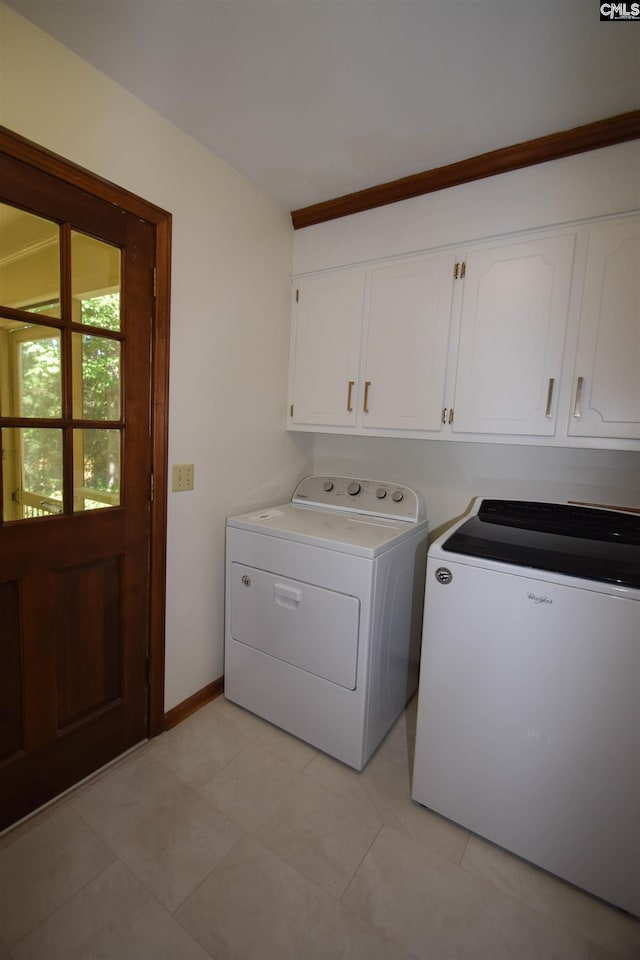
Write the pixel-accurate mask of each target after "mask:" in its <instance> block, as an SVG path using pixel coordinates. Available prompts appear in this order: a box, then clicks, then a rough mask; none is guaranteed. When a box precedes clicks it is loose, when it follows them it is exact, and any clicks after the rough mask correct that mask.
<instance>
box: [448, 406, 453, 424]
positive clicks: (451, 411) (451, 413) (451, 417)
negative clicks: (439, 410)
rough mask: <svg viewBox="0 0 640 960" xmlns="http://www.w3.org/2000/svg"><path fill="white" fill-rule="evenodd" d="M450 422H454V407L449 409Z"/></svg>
mask: <svg viewBox="0 0 640 960" xmlns="http://www.w3.org/2000/svg"><path fill="white" fill-rule="evenodd" d="M449 423H453V407H451V410H449Z"/></svg>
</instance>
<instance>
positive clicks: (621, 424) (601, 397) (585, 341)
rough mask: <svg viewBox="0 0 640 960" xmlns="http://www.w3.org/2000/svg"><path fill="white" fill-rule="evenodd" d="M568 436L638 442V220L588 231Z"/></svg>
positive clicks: (639, 246) (639, 378)
mask: <svg viewBox="0 0 640 960" xmlns="http://www.w3.org/2000/svg"><path fill="white" fill-rule="evenodd" d="M568 432H569V435H570V436H578V437H621V438H628V439H634V438H635V439H637V438H639V437H640V230H639V224H638V218H637V217H633V218H630V219H625V220H621V221H619V222H617V223H613V224H602V225H598V226H594V227H592V229H591V230H590V231H589V247H588V252H587V265H586V270H585V282H584V289H583V296H582V315H581V319H580V334H579V339H578V350H577V356H576V367H575V378H574V383H573V397H572V407H571V414H570V417H569V430H568Z"/></svg>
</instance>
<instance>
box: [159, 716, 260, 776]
mask: <svg viewBox="0 0 640 960" xmlns="http://www.w3.org/2000/svg"><path fill="white" fill-rule="evenodd" d="M249 743H250V741H249V740H247V738H246V737H243V736H242V735H241V734H240V733H238V732H237V730H234V729H233V727H230V726H229V724H228V723H225V722H224V720H223V719H222V718H221V716H220V711H219V710H216V709H215V708H214V703H209V704H207V705H206V706H205V707H202V709H201V710H198V712H197V713H194V714H193V716H191V717H188V719H186V720H185V721H183V723H180V724H179V725H178V726H176V727H174V728H173V729H172V730H168V731H167V733H164V734H163V735H162V736H161V737H158V738H157V739H156V740H154V741H153V747H152V748H151V750H150V753H149V755H150V756H151V757H153V759H154V760H157V761H158V762H159V763H161V764H162V765H163V766H165V767H167V769H168V770H171V771H172V772H173V773H175V774H176V776H178V777H180V779H181V780H184V782H185V783H188V784H189V786H191V787H195V788H196V789H197V788H198V787H201V786H202V784H203V783H206V782H207V780H210V779H211V777H212V776H213V775H214V774H215V773H217V772H218V770H221V769H222V767H224V766H225V764H227V763H228V762H229V760H232V759H233V758H234V757H235V756H237V755H238V754H239V753H240V752H241V750H244V748H245V747H246V746H248V744H249Z"/></svg>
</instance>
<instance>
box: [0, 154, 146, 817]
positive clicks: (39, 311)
mask: <svg viewBox="0 0 640 960" xmlns="http://www.w3.org/2000/svg"><path fill="white" fill-rule="evenodd" d="M0 184H1V186H0V430H1V436H2V466H1V470H2V484H1V490H2V513H1V520H2V522H1V524H0V652H1V656H2V661H3V663H2V670H1V671H0V827H2V826H4V825H6V824H8V823H11V822H13V821H14V820H16V819H18V818H19V817H20V816H22V815H24V814H25V813H27V812H28V811H30V810H32V809H34V808H35V807H37V806H39V805H40V804H42V803H43V802H45V801H46V800H48V799H49V798H51V797H52V796H55V795H56V794H58V793H60V792H61V791H63V790H64V789H66V788H67V787H68V786H70V785H71V784H73V783H74V782H76V781H77V780H79V779H81V778H82V777H85V776H86V775H88V774H89V773H91V772H92V771H93V770H95V769H97V768H99V767H100V766H102V765H104V764H105V763H106V762H108V761H109V760H111V759H112V758H114V757H115V756H117V755H119V754H121V753H123V752H124V751H125V750H127V748H129V747H131V746H132V745H134V744H136V743H137V742H139V741H141V740H143V739H144V738H146V736H147V734H148V730H149V720H148V717H149V712H148V653H149V596H150V578H149V564H150V506H151V496H150V468H151V462H152V456H151V455H152V450H151V443H152V433H151V419H150V418H151V407H152V404H151V382H152V379H151V342H152V341H151V333H152V328H151V318H152V313H153V263H154V229H153V226H152V225H151V224H150V223H148V222H144V221H143V220H142V219H141V218H140V217H138V216H135V215H133V214H131V213H127V212H126V211H125V210H124V209H122V208H121V207H119V206H117V205H116V204H114V203H109V202H105V201H104V200H102V199H98V198H96V197H94V196H90V195H89V194H88V193H87V192H86V191H85V190H82V189H79V188H77V187H75V186H72V185H70V184H69V183H64V182H62V181H61V180H60V179H59V178H58V177H54V176H51V175H49V174H48V173H45V172H42V171H36V170H34V169H33V168H32V167H29V166H28V165H26V164H23V163H21V162H19V161H17V160H15V159H11V158H9V157H7V156H3V157H2V158H1V160H0ZM105 302H108V303H109V304H110V307H111V309H106V308H105ZM34 364H35V366H34Z"/></svg>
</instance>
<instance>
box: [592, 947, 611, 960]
mask: <svg viewBox="0 0 640 960" xmlns="http://www.w3.org/2000/svg"><path fill="white" fill-rule="evenodd" d="M589 960H618V958H617V957H616V956H615V955H614V954H613V953H609V951H608V950H604V949H603V948H602V947H599V946H598V944H597V943H591V944H589Z"/></svg>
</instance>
